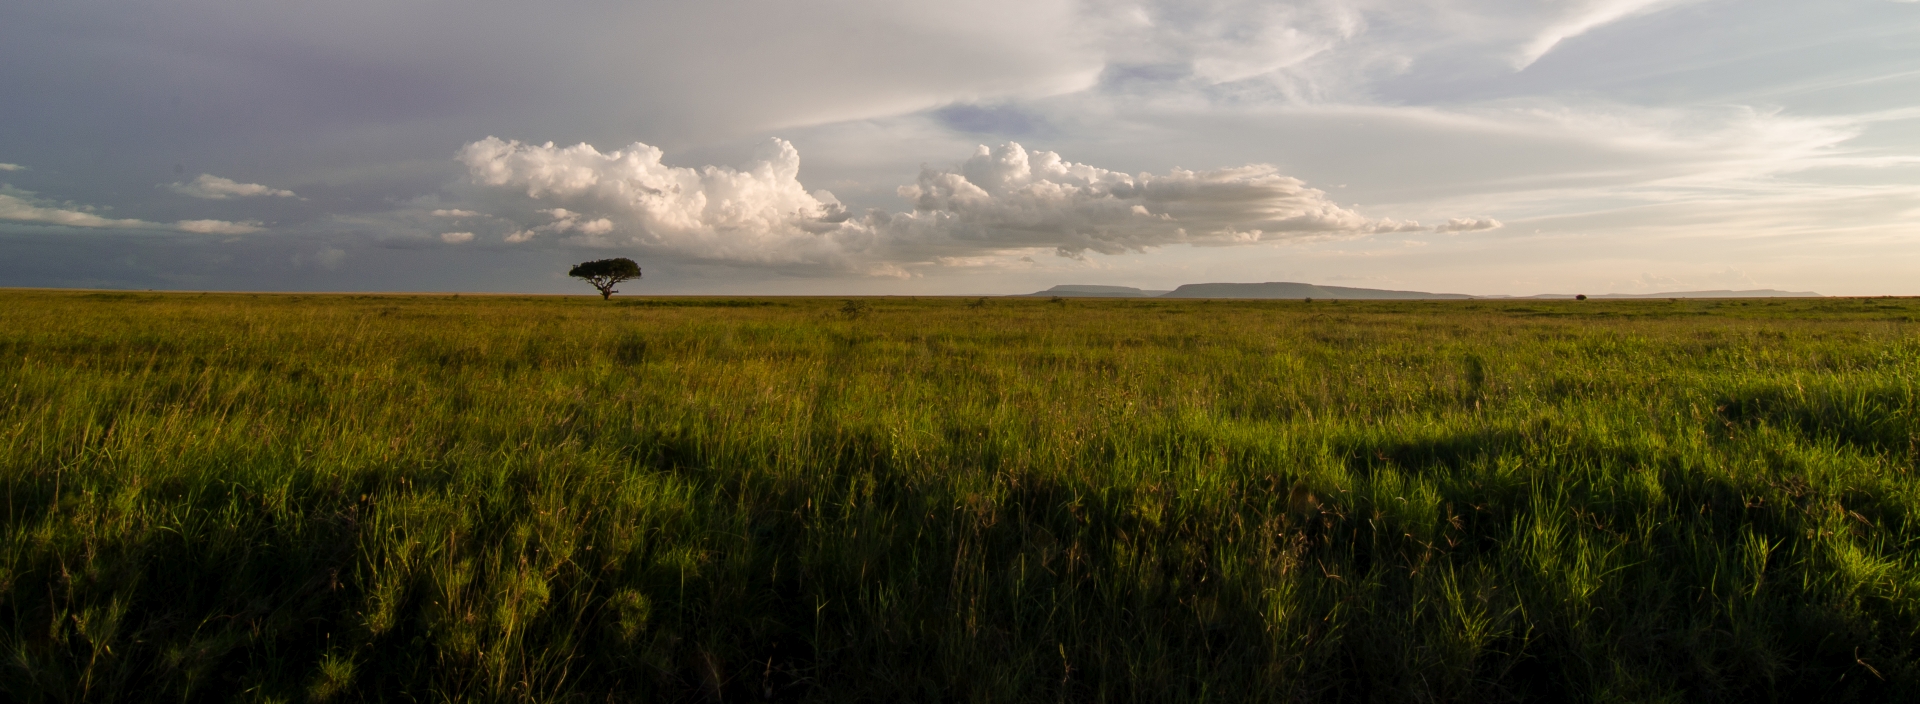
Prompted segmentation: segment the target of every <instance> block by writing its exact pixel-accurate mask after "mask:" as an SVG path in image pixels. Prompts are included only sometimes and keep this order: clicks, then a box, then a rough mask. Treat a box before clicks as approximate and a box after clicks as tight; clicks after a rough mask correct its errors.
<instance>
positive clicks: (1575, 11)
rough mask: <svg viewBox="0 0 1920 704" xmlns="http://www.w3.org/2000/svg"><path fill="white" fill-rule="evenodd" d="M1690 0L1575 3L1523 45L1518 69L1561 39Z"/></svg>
mask: <svg viewBox="0 0 1920 704" xmlns="http://www.w3.org/2000/svg"><path fill="white" fill-rule="evenodd" d="M1687 1H1688V0H1588V1H1587V2H1582V3H1574V4H1573V8H1572V9H1571V11H1569V12H1568V14H1566V15H1563V16H1561V17H1560V18H1557V19H1556V20H1554V21H1553V22H1552V23H1550V24H1548V25H1546V26H1545V27H1542V28H1540V29H1539V30H1538V33H1536V34H1534V36H1533V37H1532V38H1531V39H1529V40H1528V41H1527V42H1526V43H1525V44H1523V45H1522V46H1521V47H1520V51H1519V53H1518V54H1516V55H1515V56H1514V58H1513V67H1514V68H1515V69H1524V68H1526V67H1528V66H1532V65H1533V62H1535V61H1539V60H1540V57H1542V56H1546V55H1547V52H1550V51H1553V48H1554V47H1556V46H1559V45H1560V42H1563V41H1566V40H1567V39H1570V38H1573V37H1577V36H1580V35H1582V34H1585V33H1587V32H1589V31H1591V30H1593V29H1595V28H1597V27H1601V26H1603V25H1607V24H1612V23H1614V22H1618V21H1620V20H1623V19H1626V18H1628V17H1633V16H1636V15H1644V14H1647V13H1650V12H1657V11H1659V10H1664V9H1666V8H1668V7H1672V6H1674V5H1677V4H1680V3H1682V2H1687Z"/></svg>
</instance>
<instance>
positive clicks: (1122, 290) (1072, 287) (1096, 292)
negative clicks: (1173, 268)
mask: <svg viewBox="0 0 1920 704" xmlns="http://www.w3.org/2000/svg"><path fill="white" fill-rule="evenodd" d="M1164 293H1167V291H1166V290H1164V289H1162V290H1159V291H1153V290H1147V289H1138V288H1134V287H1132V286H1094V285H1088V284H1062V285H1059V286H1055V287H1053V288H1050V289H1047V290H1045V291H1040V292H1037V293H1023V294H1018V295H1020V296H1059V297H1061V298H1152V297H1154V296H1158V295H1161V294H1164Z"/></svg>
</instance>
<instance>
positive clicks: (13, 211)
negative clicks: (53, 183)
mask: <svg viewBox="0 0 1920 704" xmlns="http://www.w3.org/2000/svg"><path fill="white" fill-rule="evenodd" d="M16 194H17V195H16ZM32 195H33V194H31V193H28V192H26V191H12V192H0V220H8V221H12V222H24V223H40V224H47V225H65V226H67V227H89V228H103V229H129V230H176V231H179V232H192V233H196V234H204V235H244V234H249V233H254V232H259V231H261V229H262V227H261V223H259V222H254V221H248V222H228V221H225V220H181V221H179V222H176V223H173V224H171V225H167V224H162V223H157V222H148V221H146V220H139V219H135V218H108V217H103V216H101V215H98V214H96V213H93V212H90V211H89V209H87V208H85V207H84V206H79V207H74V206H69V207H53V206H48V205H40V204H36V203H35V202H33V200H31V197H32Z"/></svg>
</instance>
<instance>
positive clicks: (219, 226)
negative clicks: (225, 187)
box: [173, 220, 265, 235]
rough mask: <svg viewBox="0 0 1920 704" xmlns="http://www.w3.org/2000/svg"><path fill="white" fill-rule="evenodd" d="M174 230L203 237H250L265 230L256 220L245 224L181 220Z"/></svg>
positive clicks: (224, 221)
mask: <svg viewBox="0 0 1920 704" xmlns="http://www.w3.org/2000/svg"><path fill="white" fill-rule="evenodd" d="M173 227H174V229H176V230H179V231H181V232H195V233H199V234H203V235H250V234H253V233H255V232H259V231H261V230H263V229H265V228H263V227H261V223H260V222H259V221H257V220H248V221H246V222H228V221H226V220H181V221H180V222H177V223H174V225H173Z"/></svg>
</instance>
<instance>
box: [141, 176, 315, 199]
mask: <svg viewBox="0 0 1920 704" xmlns="http://www.w3.org/2000/svg"><path fill="white" fill-rule="evenodd" d="M168 188H170V189H173V192H175V193H179V194H181V195H186V196H193V197H195V198H206V199H208V200H226V199H228V198H251V197H255V196H277V197H281V198H290V197H292V196H293V191H288V190H282V189H278V188H270V187H267V186H262V185H260V184H257V183H240V182H239V181H235V180H233V179H230V178H221V177H219V176H215V175H213V174H200V176H199V178H195V179H194V180H192V181H189V182H187V183H174V184H171V185H169V186H168Z"/></svg>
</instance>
